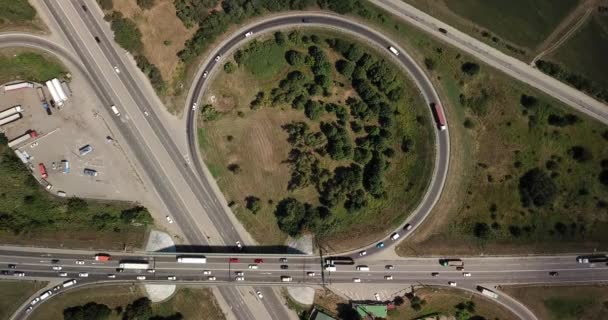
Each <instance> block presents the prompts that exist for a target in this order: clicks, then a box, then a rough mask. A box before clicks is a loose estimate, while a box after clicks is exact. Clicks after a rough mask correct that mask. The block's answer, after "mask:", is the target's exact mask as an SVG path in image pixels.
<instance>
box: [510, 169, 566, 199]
mask: <svg viewBox="0 0 608 320" xmlns="http://www.w3.org/2000/svg"><path fill="white" fill-rule="evenodd" d="M519 193H520V198H521V203H522V205H523V206H524V207H528V206H530V205H532V204H533V205H535V206H537V207H541V206H545V205H549V204H551V203H552V202H553V200H554V199H555V196H556V194H557V186H556V185H555V183H554V182H553V180H552V179H551V178H550V177H549V176H548V175H547V174H546V173H545V172H544V171H543V170H542V169H539V168H534V169H532V170H530V171H528V172H526V173H525V174H524V175H523V176H522V177H521V178H520V179H519Z"/></svg>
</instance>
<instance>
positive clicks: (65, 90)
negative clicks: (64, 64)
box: [61, 81, 72, 97]
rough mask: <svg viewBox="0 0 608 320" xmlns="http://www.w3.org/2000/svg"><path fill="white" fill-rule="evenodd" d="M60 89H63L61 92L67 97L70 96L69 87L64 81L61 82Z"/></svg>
mask: <svg viewBox="0 0 608 320" xmlns="http://www.w3.org/2000/svg"><path fill="white" fill-rule="evenodd" d="M61 89H63V91H64V92H65V94H66V95H67V96H68V97H71V96H72V90H70V87H69V86H68V83H67V82H65V81H61Z"/></svg>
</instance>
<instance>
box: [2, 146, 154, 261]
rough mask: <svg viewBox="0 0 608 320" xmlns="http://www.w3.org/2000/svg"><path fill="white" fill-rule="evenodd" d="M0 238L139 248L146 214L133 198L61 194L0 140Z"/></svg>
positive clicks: (45, 243)
mask: <svg viewBox="0 0 608 320" xmlns="http://www.w3.org/2000/svg"><path fill="white" fill-rule="evenodd" d="M0 176H1V177H2V179H0V197H1V199H2V201H0V241H1V242H2V243H5V244H23V245H38V246H49V247H62V246H69V247H74V248H104V249H117V250H120V249H125V248H129V249H133V248H140V247H141V246H142V244H143V240H144V236H145V233H146V231H147V230H148V227H147V226H148V225H149V224H152V217H151V216H150V214H149V213H148V211H147V210H146V209H145V208H143V207H139V206H137V204H133V203H126V202H107V201H86V200H83V199H79V198H69V199H62V198H58V197H55V196H53V195H51V194H50V193H48V192H47V191H46V190H43V189H42V187H41V186H40V184H39V183H38V181H36V179H35V178H34V177H33V176H32V174H31V172H30V171H29V169H28V168H26V167H25V166H24V165H23V163H21V161H20V160H19V159H18V158H17V156H16V155H15V154H14V153H13V151H12V150H11V149H10V148H8V146H7V145H6V144H2V145H0Z"/></svg>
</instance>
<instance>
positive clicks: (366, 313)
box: [352, 303, 388, 320]
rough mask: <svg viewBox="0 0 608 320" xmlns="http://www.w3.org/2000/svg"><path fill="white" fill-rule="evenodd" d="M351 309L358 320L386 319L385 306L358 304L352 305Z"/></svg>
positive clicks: (386, 310) (386, 311)
mask: <svg viewBox="0 0 608 320" xmlns="http://www.w3.org/2000/svg"><path fill="white" fill-rule="evenodd" d="M352 306H353V309H355V311H357V313H358V314H359V318H360V319H366V320H367V319H370V320H373V319H378V318H380V319H386V317H387V316H388V309H387V307H386V304H358V303H353V305H352Z"/></svg>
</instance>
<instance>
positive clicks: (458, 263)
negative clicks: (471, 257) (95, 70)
mask: <svg viewBox="0 0 608 320" xmlns="http://www.w3.org/2000/svg"><path fill="white" fill-rule="evenodd" d="M439 264H441V265H442V266H444V267H462V266H464V262H463V261H462V260H461V259H440V260H439Z"/></svg>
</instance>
